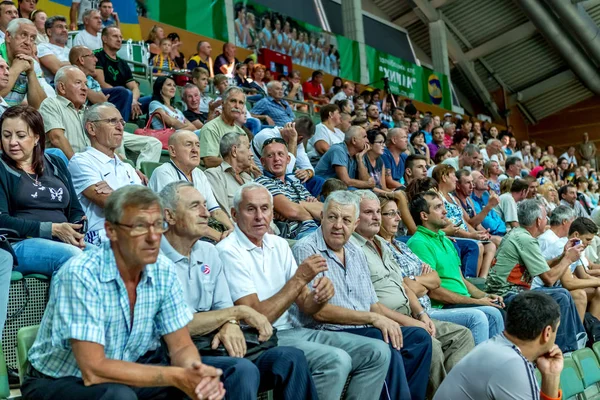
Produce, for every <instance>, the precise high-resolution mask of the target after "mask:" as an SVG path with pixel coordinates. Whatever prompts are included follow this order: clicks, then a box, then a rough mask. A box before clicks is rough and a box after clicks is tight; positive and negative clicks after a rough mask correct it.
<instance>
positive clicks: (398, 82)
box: [365, 45, 452, 110]
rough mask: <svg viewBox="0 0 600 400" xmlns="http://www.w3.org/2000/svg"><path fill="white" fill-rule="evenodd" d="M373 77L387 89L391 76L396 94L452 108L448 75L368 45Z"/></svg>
mask: <svg viewBox="0 0 600 400" xmlns="http://www.w3.org/2000/svg"><path fill="white" fill-rule="evenodd" d="M365 48H366V54H367V65H368V67H369V80H370V81H371V82H373V86H375V87H377V88H380V89H383V88H384V81H383V78H387V79H388V81H389V84H390V90H391V91H392V93H394V94H399V95H401V96H405V97H408V98H410V99H414V100H417V101H421V102H423V103H427V104H433V105H436V106H439V107H442V108H445V109H447V110H450V109H452V98H451V94H450V85H449V84H448V77H447V76H446V75H444V74H440V73H438V72H435V71H433V70H430V69H428V68H424V67H420V66H418V65H416V64H413V63H411V62H408V61H404V60H402V59H400V58H398V57H394V56H392V55H390V54H387V53H384V52H382V51H379V50H377V49H375V48H373V47H370V46H366V45H365Z"/></svg>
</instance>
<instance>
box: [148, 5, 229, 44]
mask: <svg viewBox="0 0 600 400" xmlns="http://www.w3.org/2000/svg"><path fill="white" fill-rule="evenodd" d="M202 3H204V4H203V5H202V6H199V4H198V1H197V0H147V2H146V4H147V7H148V18H150V19H153V20H156V21H160V22H161V23H164V24H169V25H173V26H176V27H178V28H181V29H185V30H187V31H190V32H192V33H196V34H198V35H202V36H208V37H210V38H213V39H217V40H221V41H223V42H227V41H228V35H227V16H226V15H225V0H210V1H203V2H202Z"/></svg>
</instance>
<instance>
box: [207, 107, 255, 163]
mask: <svg viewBox="0 0 600 400" xmlns="http://www.w3.org/2000/svg"><path fill="white" fill-rule="evenodd" d="M229 132H238V133H239V134H240V135H245V134H246V132H244V130H243V129H242V128H240V127H239V126H237V125H236V124H233V126H230V125H227V124H226V123H225V122H223V118H221V117H220V116H219V117H217V118H215V119H213V120H211V121H209V122H207V123H206V124H204V126H203V127H202V129H201V130H200V157H201V158H204V157H221V153H220V151H219V144H220V143H221V138H222V137H223V136H225V135H226V134H228V133H229Z"/></svg>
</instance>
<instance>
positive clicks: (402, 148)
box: [381, 128, 408, 189]
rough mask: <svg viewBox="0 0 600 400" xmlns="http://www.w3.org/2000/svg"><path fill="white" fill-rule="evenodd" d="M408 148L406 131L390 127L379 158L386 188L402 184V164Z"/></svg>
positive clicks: (394, 187) (397, 186)
mask: <svg viewBox="0 0 600 400" xmlns="http://www.w3.org/2000/svg"><path fill="white" fill-rule="evenodd" d="M407 149H408V132H407V131H406V129H405V128H393V129H390V131H389V132H388V136H387V142H386V148H385V150H384V151H383V155H382V156H381V159H382V160H383V165H385V171H386V176H385V184H386V187H387V188H388V189H397V188H399V187H402V185H403V184H404V164H405V162H406V157H408V154H406V150H407Z"/></svg>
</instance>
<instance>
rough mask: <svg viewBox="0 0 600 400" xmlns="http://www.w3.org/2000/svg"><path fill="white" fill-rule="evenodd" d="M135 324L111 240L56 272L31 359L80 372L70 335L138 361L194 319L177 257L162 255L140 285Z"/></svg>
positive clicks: (55, 373)
mask: <svg viewBox="0 0 600 400" xmlns="http://www.w3.org/2000/svg"><path fill="white" fill-rule="evenodd" d="M136 293H137V299H136V303H135V311H134V318H133V324H132V321H131V313H130V304H129V298H128V296H127V289H126V287H125V283H124V282H123V279H122V278H121V275H120V274H119V270H118V268H117V263H116V260H115V256H114V253H113V251H112V249H111V247H110V243H105V244H104V245H103V246H102V247H99V248H94V249H92V250H89V251H86V252H84V253H83V254H82V255H80V256H77V257H74V258H72V259H71V260H69V261H68V262H67V263H66V264H65V265H63V267H62V268H61V269H60V270H59V271H58V273H57V274H56V275H55V276H54V277H53V278H52V284H51V288H50V300H49V301H48V307H47V308H46V312H45V313H44V317H43V318H42V322H41V325H40V329H39V332H38V335H37V338H36V340H35V343H34V344H33V347H32V348H31V350H30V351H29V360H30V362H31V365H32V366H33V367H34V368H35V369H36V370H38V371H39V372H41V373H43V374H45V375H48V376H51V377H54V378H62V377H67V376H76V377H81V370H80V368H79V366H78V365H77V361H76V360H75V355H74V354H73V348H72V347H71V340H72V339H75V340H80V341H86V342H93V343H97V344H100V345H102V346H104V354H105V355H106V358H109V359H112V360H122V361H129V362H136V361H137V360H138V359H139V358H140V357H141V356H143V355H144V354H146V353H147V352H148V351H150V350H155V349H157V348H158V347H159V346H160V342H159V340H160V338H161V337H162V336H164V335H167V334H169V333H172V332H175V331H177V330H179V329H181V328H184V327H185V326H187V324H188V323H189V322H190V321H191V320H192V315H191V314H190V312H189V310H188V307H187V306H186V304H185V302H184V300H183V291H182V290H181V285H180V284H179V281H178V279H177V275H176V273H175V269H174V267H173V263H172V262H171V261H170V260H168V259H167V258H166V257H164V256H163V255H159V256H158V259H157V261H156V263H154V264H149V265H147V266H146V267H145V269H144V271H143V273H142V277H141V279H140V282H139V284H138V286H137V289H136Z"/></svg>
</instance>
